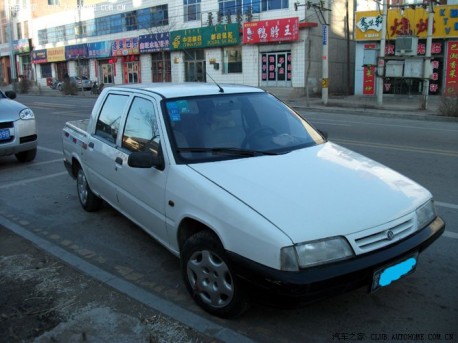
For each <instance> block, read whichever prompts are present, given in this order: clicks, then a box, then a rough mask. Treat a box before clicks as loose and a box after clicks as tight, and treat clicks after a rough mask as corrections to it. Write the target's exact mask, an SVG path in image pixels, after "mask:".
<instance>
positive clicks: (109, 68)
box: [100, 63, 113, 83]
mask: <svg viewBox="0 0 458 343" xmlns="http://www.w3.org/2000/svg"><path fill="white" fill-rule="evenodd" d="M100 76H101V77H100V79H101V83H113V65H112V64H109V63H107V64H101V65H100Z"/></svg>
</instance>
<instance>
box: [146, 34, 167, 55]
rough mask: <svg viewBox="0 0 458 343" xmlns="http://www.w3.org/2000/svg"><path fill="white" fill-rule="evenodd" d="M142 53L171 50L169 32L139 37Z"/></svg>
mask: <svg viewBox="0 0 458 343" xmlns="http://www.w3.org/2000/svg"><path fill="white" fill-rule="evenodd" d="M138 42H139V43H140V53H141V54H143V53H148V52H158V51H164V50H167V51H168V50H170V35H169V33H168V32H162V33H153V34H149V35H140V36H138Z"/></svg>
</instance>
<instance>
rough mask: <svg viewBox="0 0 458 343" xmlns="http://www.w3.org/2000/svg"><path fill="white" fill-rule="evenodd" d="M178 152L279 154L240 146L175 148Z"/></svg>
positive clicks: (239, 154)
mask: <svg viewBox="0 0 458 343" xmlns="http://www.w3.org/2000/svg"><path fill="white" fill-rule="evenodd" d="M177 151H178V152H202V153H204V152H211V153H212V154H214V155H237V156H248V157H253V156H264V155H280V153H278V152H274V151H261V150H250V149H240V148H223V147H221V148H177Z"/></svg>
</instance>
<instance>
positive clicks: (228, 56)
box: [223, 48, 242, 74]
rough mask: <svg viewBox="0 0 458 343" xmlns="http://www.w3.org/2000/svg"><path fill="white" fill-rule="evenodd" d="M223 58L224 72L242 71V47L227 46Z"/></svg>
mask: <svg viewBox="0 0 458 343" xmlns="http://www.w3.org/2000/svg"><path fill="white" fill-rule="evenodd" d="M223 58H224V59H223V73H225V74H230V73H241V72H242V48H225V49H224V57H223Z"/></svg>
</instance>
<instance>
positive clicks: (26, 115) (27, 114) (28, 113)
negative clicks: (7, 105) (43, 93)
mask: <svg viewBox="0 0 458 343" xmlns="http://www.w3.org/2000/svg"><path fill="white" fill-rule="evenodd" d="M19 118H21V119H23V120H27V119H35V114H33V112H32V110H31V109H30V108H24V109H23V110H22V111H21V112H19Z"/></svg>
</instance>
